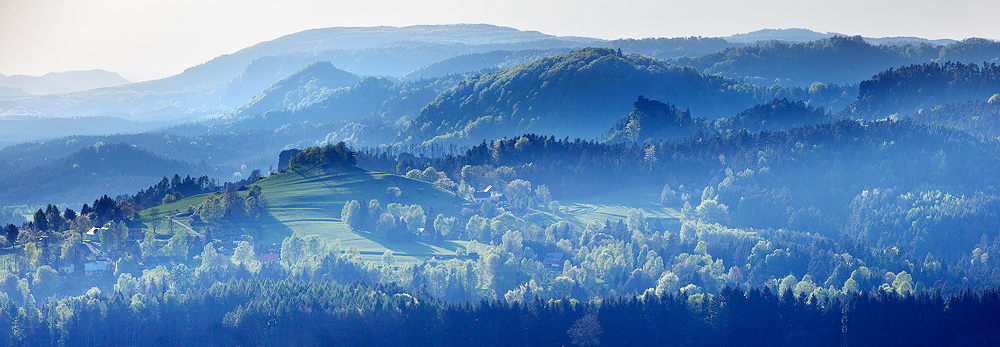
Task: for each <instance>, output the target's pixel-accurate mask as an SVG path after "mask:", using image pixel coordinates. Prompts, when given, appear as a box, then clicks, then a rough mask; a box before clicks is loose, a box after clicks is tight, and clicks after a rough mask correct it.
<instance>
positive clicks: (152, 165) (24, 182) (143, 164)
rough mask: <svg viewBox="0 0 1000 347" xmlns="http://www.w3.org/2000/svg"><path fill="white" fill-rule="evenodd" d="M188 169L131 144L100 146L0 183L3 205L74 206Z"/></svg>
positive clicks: (191, 171)
mask: <svg viewBox="0 0 1000 347" xmlns="http://www.w3.org/2000/svg"><path fill="white" fill-rule="evenodd" d="M196 171H197V170H196V169H195V168H194V167H193V166H191V165H190V164H187V163H184V162H180V161H176V160H170V159H165V158H163V157H160V156H158V155H156V154H153V153H152V152H150V151H147V150H145V149H142V148H139V147H136V146H132V145H128V144H104V143H97V144H95V145H93V146H90V147H87V148H84V149H82V150H80V151H77V152H75V153H73V154H70V155H68V156H66V157H63V158H60V159H55V160H51V161H48V162H47V163H45V164H43V165H41V166H38V167H34V168H31V169H25V170H21V171H17V172H13V173H11V174H8V175H5V176H4V177H2V178H0V191H2V192H4V194H2V195H0V205H12V204H46V203H75V202H81V201H90V200H92V199H94V198H97V197H100V196H102V195H105V194H107V195H110V196H115V195H119V194H126V193H134V192H136V191H138V190H139V189H142V188H145V187H147V186H149V184H150V183H151V182H156V181H158V180H159V179H160V178H161V177H162V176H164V175H168V174H172V173H177V174H181V175H185V174H194V173H196Z"/></svg>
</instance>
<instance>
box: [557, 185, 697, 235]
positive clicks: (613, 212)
mask: <svg viewBox="0 0 1000 347" xmlns="http://www.w3.org/2000/svg"><path fill="white" fill-rule="evenodd" d="M660 189H661V188H660V187H644V188H643V187H640V188H631V189H626V190H620V191H616V192H612V193H606V194H601V195H595V196H589V197H584V198H578V199H569V200H565V201H560V202H561V203H562V204H563V206H562V209H561V210H560V213H561V214H562V217H563V218H565V219H567V220H570V221H572V222H574V223H576V224H579V225H581V226H583V225H586V224H587V223H589V222H591V221H594V220H599V221H605V220H608V219H610V220H618V219H625V218H626V217H627V213H628V210H630V209H633V208H636V209H640V210H642V211H643V213H645V215H646V218H664V219H677V218H680V216H681V213H680V208H681V207H680V206H664V205H663V204H660V202H659V200H660Z"/></svg>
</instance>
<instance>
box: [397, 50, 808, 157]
mask: <svg viewBox="0 0 1000 347" xmlns="http://www.w3.org/2000/svg"><path fill="white" fill-rule="evenodd" d="M785 93H789V91H788V90H784V89H780V88H776V89H764V88H761V87H757V86H753V85H749V84H742V83H740V82H738V81H734V80H729V79H725V78H721V77H716V76H707V75H702V74H700V73H698V72H697V70H695V69H694V68H690V67H680V66H674V65H669V64H667V63H664V62H662V61H658V60H655V59H651V58H647V57H643V56H639V55H628V56H626V55H622V54H621V53H619V52H616V51H615V50H611V49H602V48H586V49H581V50H576V51H573V52H570V53H567V54H563V55H558V56H554V57H549V58H543V59H539V60H536V61H533V62H530V63H527V64H523V65H518V66H515V67H512V68H508V69H504V70H501V71H498V72H495V73H491V74H487V75H482V76H474V77H470V78H469V79H468V80H466V81H464V82H462V83H461V84H459V85H458V86H456V87H454V88H452V89H450V90H448V91H445V92H444V93H442V94H441V95H439V96H438V97H437V99H435V100H434V101H433V102H431V103H430V104H428V105H427V107H425V108H424V109H423V110H422V111H421V113H420V116H419V117H417V119H415V120H414V121H413V122H412V123H411V124H410V126H409V127H408V128H407V129H405V130H404V131H402V132H401V133H400V137H399V139H400V140H401V141H402V142H403V143H410V144H421V143H430V142H438V143H458V144H470V143H478V142H479V141H481V140H482V139H492V138H500V137H504V136H514V135H518V134H524V133H540V134H551V135H555V136H557V137H563V136H571V137H581V138H597V137H599V136H603V135H605V132H606V131H607V129H610V128H611V127H612V126H613V125H614V124H615V123H616V122H617V121H618V119H619V118H620V117H621V116H620V115H621V114H623V113H626V112H627V111H628V109H629V106H630V104H631V103H632V101H634V100H635V98H636V97H637V96H639V95H643V96H646V97H648V98H650V99H656V100H661V101H663V102H669V103H672V104H675V105H677V106H678V107H681V108H685V109H690V110H691V113H692V115H694V116H700V117H705V118H709V119H716V118H720V117H727V116H731V115H733V114H735V113H736V112H739V111H740V110H743V109H746V108H747V107H750V106H753V105H755V104H757V103H760V102H763V101H765V100H770V99H773V98H774V97H778V95H779V94H782V95H787V94H785Z"/></svg>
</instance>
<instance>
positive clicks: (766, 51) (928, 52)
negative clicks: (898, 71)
mask: <svg viewBox="0 0 1000 347" xmlns="http://www.w3.org/2000/svg"><path fill="white" fill-rule="evenodd" d="M938 54H939V52H938V49H937V48H934V47H931V46H903V47H898V46H875V45H872V44H870V43H868V42H865V40H864V38H862V37H860V36H854V37H843V36H834V37H831V38H829V39H821V40H816V41H809V42H799V43H789V42H783V41H769V42H762V43H759V44H756V45H750V46H745V47H732V48H726V49H723V50H720V51H718V52H714V53H711V54H707V55H705V56H701V57H697V58H678V59H675V60H671V62H673V63H675V64H680V65H690V66H694V67H695V68H697V69H698V70H699V71H701V72H703V73H706V74H713V75H720V76H725V77H730V78H736V79H748V80H750V81H753V82H754V83H758V84H761V85H764V86H770V85H772V84H780V85H788V86H800V87H808V86H809V85H810V84H812V83H813V82H817V81H819V82H824V83H834V84H850V83H857V82H858V81H860V80H862V79H865V78H869V77H871V76H872V75H874V74H876V73H878V72H879V71H882V70H885V69H887V68H890V67H894V66H899V65H904V64H913V63H919V62H929V61H931V60H932V59H935V58H937V57H938Z"/></svg>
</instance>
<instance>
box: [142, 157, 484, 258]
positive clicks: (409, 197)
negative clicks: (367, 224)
mask: <svg viewBox="0 0 1000 347" xmlns="http://www.w3.org/2000/svg"><path fill="white" fill-rule="evenodd" d="M255 185H258V186H260V187H261V190H262V191H263V192H264V195H265V196H266V197H267V199H268V202H269V203H270V208H269V209H268V215H267V216H265V217H264V218H263V220H261V221H260V222H254V223H247V224H235V225H229V226H227V227H231V228H244V229H246V230H248V231H251V230H252V232H250V234H251V235H257V236H258V239H259V240H261V241H263V242H281V240H283V239H284V238H285V237H288V236H290V235H293V234H294V235H299V236H307V235H318V236H320V237H323V238H325V239H329V240H333V239H340V241H341V243H342V244H343V246H344V247H349V246H355V247H357V248H358V251H360V252H361V254H362V258H363V259H366V260H373V261H374V260H380V259H381V254H382V253H383V252H385V251H386V250H392V251H393V253H395V254H396V257H397V261H401V262H406V263H414V262H419V261H423V259H425V258H426V257H429V256H450V255H454V254H455V250H457V249H458V248H460V247H463V248H464V247H465V243H464V242H434V243H422V242H404V243H400V242H387V241H385V240H382V239H379V238H378V237H374V236H373V235H371V234H368V233H364V232H361V233H357V232H354V231H352V230H351V229H350V228H348V227H347V225H346V224H344V223H343V222H341V221H340V211H341V208H343V205H344V203H345V202H346V201H349V200H357V199H378V200H379V202H380V203H381V204H382V206H383V207H384V206H385V205H388V204H389V203H390V202H398V203H401V204H420V205H421V206H423V207H424V209H425V211H426V212H428V213H427V214H428V216H427V218H428V220H429V221H432V220H433V218H434V216H436V215H437V214H438V213H444V214H445V215H457V214H458V212H459V210H460V207H459V205H458V203H460V201H459V199H457V198H456V197H455V195H454V194H452V193H450V192H448V191H446V190H443V189H441V188H439V187H437V186H434V185H432V184H429V183H426V182H422V181H416V180H411V179H407V178H404V177H400V176H397V175H390V174H385V173H378V172H372V171H367V170H362V169H356V168H355V169H350V170H347V171H345V172H327V171H324V170H321V169H317V168H313V169H308V170H289V171H286V172H284V173H279V174H276V175H273V176H270V177H268V178H266V179H264V180H261V181H259V182H257V183H255ZM389 187H398V188H399V189H400V190H401V191H402V193H403V195H402V196H401V197H400V198H398V199H396V200H397V201H389V200H388V199H387V196H386V189H387V188H389ZM241 193H243V194H245V193H246V192H241ZM204 200H205V195H197V196H192V197H188V198H185V199H181V200H178V201H175V202H172V203H169V204H166V205H162V206H158V207H156V208H151V209H147V210H145V211H143V213H142V217H143V221H144V222H145V223H146V225H147V226H148V228H149V229H155V230H156V233H157V234H158V235H160V236H159V237H161V238H165V237H169V235H170V233H171V228H172V230H173V231H174V232H176V231H179V230H184V228H183V227H181V226H179V225H176V224H174V225H173V226H171V225H170V224H171V223H169V222H168V220H167V218H166V216H167V215H174V214H176V213H180V214H179V215H177V216H176V217H174V219H175V220H177V221H180V222H182V223H184V224H187V225H189V226H191V227H192V228H194V229H195V230H196V231H198V232H204V230H203V228H204V226H203V225H198V224H192V221H191V218H190V215H189V214H187V213H185V211H187V208H188V206H193V207H195V208H197V206H198V205H199V204H201V202H202V201H204ZM432 213H433V215H432Z"/></svg>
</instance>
